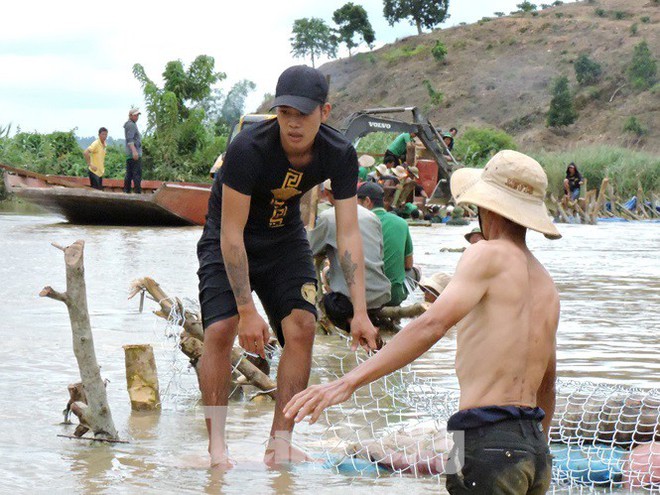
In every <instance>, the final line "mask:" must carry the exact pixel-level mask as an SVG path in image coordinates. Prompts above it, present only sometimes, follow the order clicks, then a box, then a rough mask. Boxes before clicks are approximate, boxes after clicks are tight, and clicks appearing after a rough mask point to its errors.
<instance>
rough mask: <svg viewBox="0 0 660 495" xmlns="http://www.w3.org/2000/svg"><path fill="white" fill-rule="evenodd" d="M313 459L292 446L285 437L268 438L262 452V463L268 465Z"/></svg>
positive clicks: (273, 465)
mask: <svg viewBox="0 0 660 495" xmlns="http://www.w3.org/2000/svg"><path fill="white" fill-rule="evenodd" d="M313 460H314V459H313V458H311V457H310V456H308V455H307V454H306V453H305V452H303V451H302V450H301V449H299V448H297V447H294V446H293V445H292V444H291V441H290V440H289V439H288V438H286V437H277V438H272V437H271V438H270V440H269V441H268V445H267V446H266V453H265V454H264V463H265V464H266V465H267V466H269V467H275V466H279V465H282V464H291V463H299V462H311V461H313Z"/></svg>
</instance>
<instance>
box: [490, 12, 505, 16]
mask: <svg viewBox="0 0 660 495" xmlns="http://www.w3.org/2000/svg"><path fill="white" fill-rule="evenodd" d="M493 15H496V16H497V17H504V16H505V15H506V14H505V13H504V12H493Z"/></svg>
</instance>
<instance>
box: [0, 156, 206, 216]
mask: <svg viewBox="0 0 660 495" xmlns="http://www.w3.org/2000/svg"><path fill="white" fill-rule="evenodd" d="M0 170H2V172H3V176H4V181H5V187H6V188H7V191H8V192H11V193H13V194H16V195H17V196H18V197H20V198H24V199H25V200H27V201H29V202H31V203H34V204H36V205H38V206H40V207H42V208H44V209H46V210H48V211H51V212H54V213H57V214H59V215H62V216H63V217H65V218H66V219H67V220H68V221H69V222H71V223H76V224H91V225H158V226H182V225H204V220H205V216H206V211H207V208H208V200H209V195H210V192H211V184H199V183H190V182H161V181H154V180H144V181H142V194H124V192H123V186H124V181H123V180H121V179H104V180H103V186H104V190H103V191H98V190H96V189H93V188H91V187H90V186H89V180H88V179H87V178H86V177H70V176H64V175H44V174H38V173H36V172H31V171H29V170H23V169H19V168H14V167H9V166H7V165H2V164H0Z"/></svg>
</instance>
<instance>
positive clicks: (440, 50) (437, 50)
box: [431, 40, 447, 62]
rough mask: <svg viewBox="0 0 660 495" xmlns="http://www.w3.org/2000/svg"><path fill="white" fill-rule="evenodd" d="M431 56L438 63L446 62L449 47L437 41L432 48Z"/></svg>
mask: <svg viewBox="0 0 660 495" xmlns="http://www.w3.org/2000/svg"><path fill="white" fill-rule="evenodd" d="M431 55H433V58H434V59H436V60H437V61H438V62H444V61H445V57H446V56H447V47H446V46H445V44H444V43H443V42H442V41H440V40H435V45H433V48H431Z"/></svg>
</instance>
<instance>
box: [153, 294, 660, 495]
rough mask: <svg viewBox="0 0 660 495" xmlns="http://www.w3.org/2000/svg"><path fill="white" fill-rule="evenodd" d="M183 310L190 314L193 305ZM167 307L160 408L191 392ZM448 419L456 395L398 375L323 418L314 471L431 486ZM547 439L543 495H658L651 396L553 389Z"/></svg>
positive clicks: (332, 369)
mask: <svg viewBox="0 0 660 495" xmlns="http://www.w3.org/2000/svg"><path fill="white" fill-rule="evenodd" d="M183 303H184V304H183V307H184V308H187V309H188V310H191V309H192V310H195V309H197V310H198V306H197V305H196V302H195V301H192V300H185V301H183ZM173 308H174V309H173V311H172V314H170V315H169V319H168V322H167V325H166V327H165V331H164V332H163V333H162V335H163V337H164V338H165V339H166V341H167V342H168V343H170V345H169V346H167V349H166V352H167V354H168V356H169V357H168V359H169V363H170V366H169V368H168V370H167V371H166V372H165V373H164V374H165V375H166V380H164V381H165V382H166V386H165V387H164V391H163V392H162V394H161V395H162V397H163V401H164V402H168V401H169V402H175V403H179V404H181V403H190V401H193V400H194V401H197V399H198V398H199V390H198V388H197V381H196V378H195V377H194V371H192V370H191V368H190V366H189V364H188V363H187V360H186V359H185V357H182V356H183V355H182V354H181V352H180V350H179V334H180V331H181V325H182V324H183V317H184V316H183V313H184V312H181V311H180V306H179V305H176V304H174V305H173ZM177 308H179V309H177ZM338 335H340V334H338ZM344 338H345V337H344ZM279 357H280V353H279V352H277V351H276V352H275V353H274V355H273V357H272V358H271V359H272V364H273V366H272V369H273V370H275V369H276V364H277V362H278V361H279ZM365 359H367V356H366V355H365V354H364V353H362V352H357V353H356V352H351V351H349V350H348V349H347V350H345V351H343V350H342V351H341V352H335V353H330V354H329V355H324V356H322V357H321V356H316V357H315V358H314V364H313V367H314V370H315V372H316V373H318V374H321V375H322V376H323V377H324V379H334V378H337V377H340V376H343V375H344V374H346V373H347V372H349V371H350V370H351V369H353V368H354V367H355V366H357V365H359V364H360V363H361V362H363V361H364V360H365ZM330 363H331V364H330ZM161 374H162V373H161ZM191 376H192V378H194V380H191V379H190V378H191ZM457 410H458V391H457V390H448V389H447V387H446V386H445V385H443V384H442V383H440V382H439V381H438V380H434V379H433V378H429V377H428V376H422V375H421V374H420V373H417V372H416V371H415V370H414V369H413V368H412V367H411V366H406V367H404V368H402V369H400V370H398V371H396V372H394V373H392V374H390V375H388V376H385V377H383V378H382V379H380V380H377V381H375V382H373V383H371V384H369V385H367V386H365V387H362V388H361V389H359V390H358V391H357V392H356V393H355V394H354V395H353V396H352V397H351V398H350V399H349V400H348V401H346V402H345V403H343V404H340V405H337V406H334V407H332V408H330V409H328V410H326V411H325V412H324V416H323V417H322V419H321V420H320V423H322V424H323V426H322V428H321V429H320V430H319V433H318V437H319V438H318V439H317V441H314V442H313V443H314V445H316V446H317V448H318V449H320V451H317V452H316V456H317V457H318V456H320V457H321V458H322V459H323V460H324V467H326V468H329V469H333V470H335V471H336V472H338V473H347V474H350V475H351V476H369V477H374V476H376V477H378V476H414V477H418V476H431V477H435V478H437V480H438V481H440V480H441V479H442V476H443V474H444V473H445V469H446V462H447V456H448V453H449V451H450V450H451V448H452V446H453V440H452V435H451V433H448V432H447V429H446V423H447V419H448V418H449V416H451V414H453V413H454V412H456V411H457ZM549 435H550V441H551V451H552V454H553V456H554V461H553V473H552V478H553V487H552V493H555V494H563V493H566V494H569V493H570V494H578V493H594V492H597V493H631V492H634V493H654V494H660V389H651V390H642V389H635V388H630V387H624V386H620V385H619V386H617V385H607V384H596V383H591V382H578V381H559V382H558V385H557V402H556V408H555V415H554V417H553V421H552V426H551V428H550V433H549Z"/></svg>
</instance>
